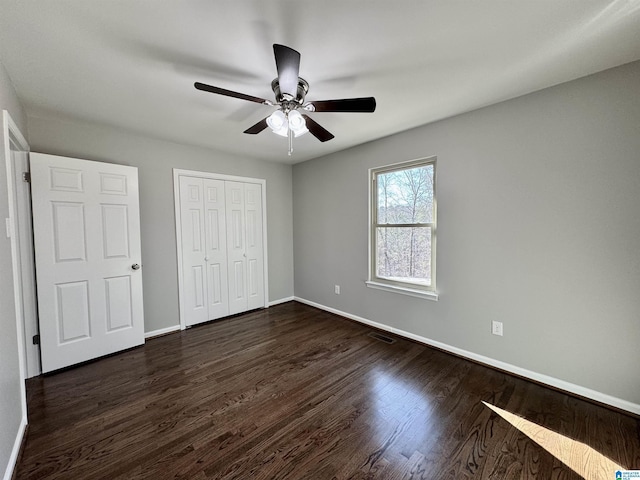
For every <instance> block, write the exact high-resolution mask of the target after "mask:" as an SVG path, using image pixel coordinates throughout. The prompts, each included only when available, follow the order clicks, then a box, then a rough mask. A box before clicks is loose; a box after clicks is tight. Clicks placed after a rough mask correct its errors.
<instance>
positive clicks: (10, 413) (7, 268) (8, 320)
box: [0, 63, 27, 475]
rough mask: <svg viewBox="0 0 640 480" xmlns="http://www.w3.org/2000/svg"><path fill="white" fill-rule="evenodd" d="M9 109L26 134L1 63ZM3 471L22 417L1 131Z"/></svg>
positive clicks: (1, 86) (0, 101)
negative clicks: (5, 231)
mask: <svg viewBox="0 0 640 480" xmlns="http://www.w3.org/2000/svg"><path fill="white" fill-rule="evenodd" d="M1 110H7V111H8V112H9V114H10V115H11V118H12V119H13V120H14V122H16V124H17V125H18V128H19V129H20V131H21V132H22V134H23V135H25V136H26V135H27V124H26V116H25V114H24V111H23V109H22V106H21V105H20V102H19V101H18V97H17V95H16V92H15V90H14V88H13V85H12V84H11V80H10V79H9V76H8V75H7V72H6V70H5V68H4V66H3V65H2V63H0V111H1ZM0 148H1V149H2V150H0V158H1V159H2V161H0V222H1V227H2V228H1V229H0V328H1V329H2V333H1V334H0V475H4V472H5V470H6V468H7V464H8V462H9V457H10V456H11V450H12V448H13V445H14V442H15V440H16V436H17V434H18V428H19V426H20V421H21V419H22V407H21V404H22V399H21V394H20V381H21V380H20V363H19V357H18V337H17V333H16V310H15V309H16V305H15V302H14V298H13V295H14V291H13V267H12V264H11V242H10V239H8V238H7V236H6V235H5V233H4V225H5V224H4V222H5V220H4V219H5V218H8V217H9V197H8V192H7V170H6V166H5V158H4V136H3V135H2V134H0Z"/></svg>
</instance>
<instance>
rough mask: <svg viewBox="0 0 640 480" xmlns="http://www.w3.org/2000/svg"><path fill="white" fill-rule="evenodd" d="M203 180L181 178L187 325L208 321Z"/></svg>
mask: <svg viewBox="0 0 640 480" xmlns="http://www.w3.org/2000/svg"><path fill="white" fill-rule="evenodd" d="M203 200H204V181H203V179H201V178H195V177H186V176H181V177H180V223H181V225H180V229H181V235H182V252H181V253H182V270H183V271H182V278H183V279H184V286H183V294H184V298H183V300H182V301H183V304H184V313H185V316H186V324H187V326H190V325H195V324H197V323H201V322H206V321H207V320H209V311H208V306H207V296H208V295H207V264H206V261H205V253H206V252H205V245H206V238H205V228H204V227H205V215H204V203H203Z"/></svg>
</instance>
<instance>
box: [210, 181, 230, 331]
mask: <svg viewBox="0 0 640 480" xmlns="http://www.w3.org/2000/svg"><path fill="white" fill-rule="evenodd" d="M204 211H205V217H204V220H205V234H206V239H205V240H206V241H205V254H206V256H205V262H206V266H207V286H208V288H207V304H208V311H209V320H214V319H216V318H220V317H225V316H227V315H229V301H228V298H229V283H228V280H227V236H226V211H225V196H224V181H222V180H210V179H205V180H204Z"/></svg>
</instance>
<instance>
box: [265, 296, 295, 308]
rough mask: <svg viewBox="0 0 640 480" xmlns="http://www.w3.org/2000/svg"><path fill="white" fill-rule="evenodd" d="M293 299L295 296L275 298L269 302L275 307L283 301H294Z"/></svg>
mask: <svg viewBox="0 0 640 480" xmlns="http://www.w3.org/2000/svg"><path fill="white" fill-rule="evenodd" d="M293 300H295V297H286V298H281V299H279V300H273V301H272V302H269V306H270V307H273V306H275V305H280V304H281V303H287V302H292V301H293Z"/></svg>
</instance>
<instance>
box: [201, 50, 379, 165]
mask: <svg viewBox="0 0 640 480" xmlns="http://www.w3.org/2000/svg"><path fill="white" fill-rule="evenodd" d="M273 53H274V56H275V59H276V69H277V71H278V77H277V78H275V79H274V80H273V81H272V82H271V89H272V90H273V93H274V94H275V102H272V101H270V100H266V99H264V98H260V97H254V96H252V95H246V94H244V93H238V92H234V91H232V90H226V89H224V88H220V87H214V86H212V85H206V84H204V83H200V82H196V83H195V87H196V88H197V89H198V90H203V91H205V92H211V93H217V94H218V95H226V96H228V97H234V98H239V99H241V100H248V101H250V102H255V103H261V104H262V105H268V106H271V107H278V109H277V110H276V111H275V112H273V113H272V114H271V115H269V116H268V117H266V118H263V119H262V120H260V121H259V122H258V123H256V124H255V125H253V126H252V127H249V128H247V129H246V130H245V131H244V133H248V134H251V135H255V134H257V133H260V132H262V131H263V130H264V129H266V128H267V127H270V128H271V130H272V131H273V132H274V133H276V134H278V135H282V136H283V137H288V139H289V155H291V153H292V152H293V137H299V136H300V135H304V134H305V133H307V132H311V134H312V135H313V136H314V137H316V138H317V139H318V140H320V141H321V142H326V141H328V140H331V139H332V138H334V136H333V134H332V133H331V132H329V131H328V130H326V129H325V128H324V127H322V126H321V125H320V124H319V123H317V122H316V121H315V120H313V119H312V118H311V117H310V116H309V115H307V114H306V112H362V113H372V112H374V111H375V109H376V99H375V98H373V97H362V98H344V99H340V100H319V101H313V102H306V103H305V96H306V95H307V92H308V91H309V83H308V82H307V81H306V80H304V79H303V78H300V77H299V76H298V74H299V70H300V53H299V52H297V51H296V50H294V49H293V48H289V47H286V46H284V45H278V44H274V45H273ZM301 112H303V113H301Z"/></svg>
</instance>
